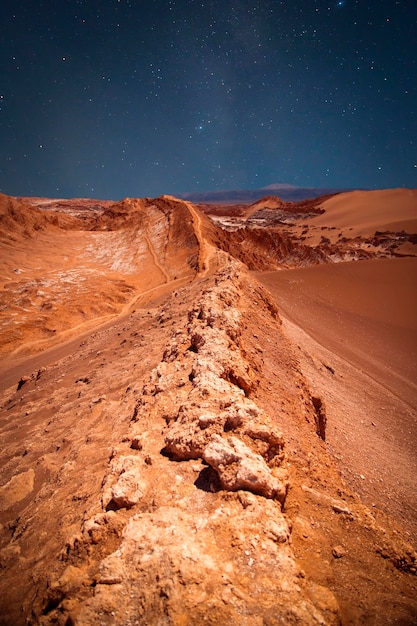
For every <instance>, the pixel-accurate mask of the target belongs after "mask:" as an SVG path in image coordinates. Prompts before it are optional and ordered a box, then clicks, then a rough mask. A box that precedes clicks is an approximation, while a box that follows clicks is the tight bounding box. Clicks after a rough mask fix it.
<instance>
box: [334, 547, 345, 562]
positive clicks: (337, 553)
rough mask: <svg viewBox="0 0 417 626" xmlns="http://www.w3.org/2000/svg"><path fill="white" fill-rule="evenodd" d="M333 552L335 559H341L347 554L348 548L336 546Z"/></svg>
mask: <svg viewBox="0 0 417 626" xmlns="http://www.w3.org/2000/svg"><path fill="white" fill-rule="evenodd" d="M332 554H333V556H334V558H335V559H341V558H342V557H344V556H346V554H347V550H346V548H344V547H343V546H335V547H334V548H333V550H332Z"/></svg>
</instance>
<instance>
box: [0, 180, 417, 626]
mask: <svg viewBox="0 0 417 626" xmlns="http://www.w3.org/2000/svg"><path fill="white" fill-rule="evenodd" d="M0 222H1V229H0V245H1V253H0V289H1V291H0V293H1V299H0V354H1V356H2V359H1V362H0V441H1V449H2V456H1V465H0V570H1V576H0V605H1V606H0V623H1V624H4V625H7V626H10V625H12V624H13V625H17V626H19V625H23V624H42V625H52V624H62V625H64V624H65V625H77V626H85V625H99V624H100V625H101V624H109V625H113V624H116V625H126V626H128V625H134V624H149V625H162V624H170V625H171V624H172V625H175V626H177V625H178V626H179V625H181V626H183V625H190V626H191V625H195V624H230V625H231V624H242V625H245V626H246V625H247V626H255V625H256V626H258V625H260V624H265V625H270V626H273V625H275V624H276V625H278V624H285V625H286V624H299V625H304V624H308V625H309V624H311V625H316V624H317V625H319V624H321V625H322V624H331V625H336V624H337V625H351V626H353V625H356V624H364V625H374V626H376V625H380V624H392V625H394V624H398V625H400V624H401V625H403V626H405V625H409V624H410V625H411V624H416V623H417V593H416V587H417V586H416V574H417V553H416V545H417V509H416V506H415V493H416V475H417V460H416V459H417V376H416V374H417V291H416V279H417V245H416V244H417V190H408V189H394V190H381V191H372V192H365V191H357V192H348V193H341V194H337V195H333V196H326V197H322V198H313V199H311V200H303V201H302V202H284V201H283V200H281V199H280V198H277V197H276V196H268V197H265V198H264V199H262V200H260V201H257V202H256V203H254V204H253V205H250V206H248V205H219V204H218V205H213V204H201V205H194V204H192V203H190V202H187V201H183V200H179V199H176V198H173V197H171V196H162V197H160V198H155V199H150V198H137V199H129V198H126V199H124V200H122V201H120V202H110V201H99V200H89V199H72V200H65V199H46V198H11V197H8V196H0Z"/></svg>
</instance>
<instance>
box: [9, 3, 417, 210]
mask: <svg viewBox="0 0 417 626" xmlns="http://www.w3.org/2000/svg"><path fill="white" fill-rule="evenodd" d="M0 23H1V24H2V33H1V43H0V140H1V141H0V189H1V191H2V192H3V193H8V194H12V195H41V196H44V195H46V196H61V197H74V196H94V197H101V198H113V199H118V198H120V197H123V196H155V195H159V194H161V193H173V194H175V193H180V192H187V191H205V190H214V189H232V188H257V187H262V186H266V185H269V184H271V183H278V182H285V183H289V184H293V185H301V186H312V187H313V186H314V187H319V186H322V187H367V188H382V187H399V186H408V187H416V186H417V150H416V143H417V110H416V108H417V106H416V103H417V62H416V54H415V41H417V27H416V24H417V6H416V4H415V2H414V0H412V1H411V0H409V1H408V2H406V1H401V2H396V1H394V0H393V1H388V0H379V1H378V2H366V1H365V0H360V1H359V0H356V1H355V0H346V1H341V2H335V1H334V0H331V1H329V2H326V1H321V0H317V1H314V0H302V1H301V0H299V1H297V0H292V1H289V0H288V1H283V2H277V1H274V2H273V1H270V0H264V1H262V2H250V1H247V0H239V1H237V0H231V1H229V2H227V1H224V2H220V1H216V0H213V1H207V2H206V1H205V2H189V1H186V0H183V1H174V0H171V1H169V0H163V1H155V0H154V1H151V0H148V1H147V2H142V1H138V2H133V0H106V2H102V1H96V0H85V1H84V0H78V1H77V0H61V1H60V2H56V0H49V2H47V1H42V0H39V1H38V2H36V3H33V2H27V1H24V0H20V1H16V2H6V3H2V7H1V8H0Z"/></svg>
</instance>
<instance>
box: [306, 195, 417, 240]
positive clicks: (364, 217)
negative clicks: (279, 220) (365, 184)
mask: <svg viewBox="0 0 417 626" xmlns="http://www.w3.org/2000/svg"><path fill="white" fill-rule="evenodd" d="M322 208H323V209H324V210H325V213H324V214H322V215H319V216H317V217H314V218H312V220H310V222H311V224H314V225H315V226H327V227H336V228H343V229H349V230H350V231H351V234H353V235H373V234H374V232H375V231H376V230H379V231H383V230H389V231H394V232H398V231H401V230H406V231H407V232H412V233H416V232H417V189H383V190H378V191H350V192H347V193H341V194H339V195H336V196H334V197H332V198H330V199H329V200H326V201H325V202H324V203H323V204H322Z"/></svg>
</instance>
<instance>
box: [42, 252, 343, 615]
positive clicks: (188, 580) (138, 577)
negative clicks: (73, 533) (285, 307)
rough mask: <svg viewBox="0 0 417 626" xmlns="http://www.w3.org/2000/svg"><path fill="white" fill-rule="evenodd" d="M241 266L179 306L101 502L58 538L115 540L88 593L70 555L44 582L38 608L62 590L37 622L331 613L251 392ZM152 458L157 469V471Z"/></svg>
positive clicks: (276, 446) (268, 422) (266, 420)
mask: <svg viewBox="0 0 417 626" xmlns="http://www.w3.org/2000/svg"><path fill="white" fill-rule="evenodd" d="M242 280H244V278H243V276H242V275H241V274H240V272H239V267H238V265H237V264H236V262H234V263H232V264H231V265H229V266H228V267H226V268H225V269H224V270H222V271H221V272H219V273H218V274H217V275H216V276H215V277H214V281H213V282H214V284H213V285H210V286H209V287H207V288H206V289H204V290H203V292H202V295H201V298H200V300H199V301H198V302H197V303H196V304H195V305H194V306H193V307H192V309H191V310H189V311H188V316H187V322H186V325H185V327H184V328H183V329H181V330H177V331H176V332H175V334H174V336H173V338H172V339H171V341H170V342H169V343H168V345H167V346H166V348H165V351H164V355H163V359H162V361H161V362H160V364H159V365H158V366H157V367H156V368H155V369H154V370H153V371H152V372H151V375H150V379H149V381H148V382H147V383H146V384H145V385H144V387H143V389H142V392H141V394H140V395H141V399H140V401H139V402H138V403H137V404H136V406H135V408H134V412H133V420H132V424H131V427H130V429H129V431H128V433H127V434H126V437H125V438H124V439H125V441H124V442H122V443H121V444H120V445H119V446H117V447H116V448H115V449H114V450H113V452H112V458H111V461H110V464H109V471H108V473H107V475H106V477H105V479H104V484H103V492H102V507H103V512H101V513H98V514H96V515H94V516H93V517H91V518H88V519H86V520H85V521H84V523H83V527H82V535H81V537H79V538H76V539H74V540H72V541H70V542H69V543H70V545H74V546H77V550H78V552H82V550H81V546H82V547H83V550H85V548H86V547H88V546H91V545H92V546H94V545H95V544H97V543H98V542H101V541H103V539H104V536H105V535H106V533H109V532H114V529H117V534H118V536H119V537H120V542H119V543H118V546H117V549H116V550H115V551H114V552H112V553H110V554H108V555H107V556H106V557H105V558H104V559H102V560H101V561H99V562H98V563H96V564H95V565H94V570H95V571H96V574H95V587H94V593H93V594H89V597H87V598H85V599H80V598H79V597H77V596H78V595H79V594H80V590H79V589H77V586H78V585H79V579H80V578H82V576H80V569H81V568H80V564H79V563H78V562H77V561H75V562H77V566H76V567H74V566H73V565H70V566H69V567H68V568H67V569H66V570H65V571H64V573H63V574H62V575H61V577H60V578H59V579H58V580H57V581H55V582H52V583H51V587H50V599H49V608H50V606H51V598H54V599H55V600H54V602H52V604H57V603H58V602H57V601H58V599H59V600H60V602H59V604H58V606H57V607H56V608H54V609H53V610H52V611H50V610H49V611H48V614H47V616H44V617H42V618H40V620H39V623H41V624H53V623H62V624H65V623H69V622H68V620H69V621H70V623H74V624H96V623H97V624H98V623H100V624H107V623H108V624H126V625H127V624H135V623H147V624H157V623H160V621H161V619H163V621H164V623H167V624H179V623H184V624H185V623H190V624H191V623H200V622H203V621H204V623H209V624H210V623H213V624H214V623H215V622H219V621H220V622H221V623H224V624H232V623H245V624H252V623H253V624H255V623H257V622H258V621H259V619H263V620H264V621H265V620H266V621H267V622H268V623H271V624H273V623H277V624H278V623H286V624H301V623H302V624H323V623H326V624H336V623H338V622H339V618H338V606H337V602H336V600H335V598H334V596H333V594H332V593H331V592H330V591H329V590H327V589H324V588H320V587H318V586H317V585H315V584H314V583H312V582H311V581H308V580H305V579H304V575H303V573H302V572H301V571H300V569H299V567H298V566H297V564H296V561H295V558H294V554H293V552H292V549H291V543H290V536H291V524H290V522H289V520H288V519H287V518H286V517H285V516H284V515H283V512H282V506H283V504H284V502H285V497H286V493H287V489H288V472H287V470H286V468H285V454H284V438H283V435H282V433H281V432H280V431H279V430H278V428H277V423H276V422H275V423H274V420H273V419H272V418H271V417H270V416H268V415H267V414H266V413H265V412H264V411H263V410H262V409H260V408H259V407H258V406H257V404H256V403H255V402H254V401H253V400H252V399H251V398H250V395H251V391H252V390H253V389H254V387H255V385H256V382H257V381H256V376H257V374H256V372H255V371H253V369H252V367H251V365H250V364H249V362H248V361H247V359H246V358H245V357H244V346H243V344H242V341H243V338H242V320H241V316H240V314H239V310H240V307H241V306H242V305H241V303H240V302H239V301H240V299H241V295H240V292H241V287H240V284H239V283H240V282H241V281H242ZM257 292H258V297H259V296H260V298H261V299H262V300H263V306H264V307H265V308H266V309H267V314H268V315H272V316H273V317H274V319H278V313H277V310H276V309H275V307H274V305H273V303H272V302H271V301H268V297H267V295H266V294H265V293H264V292H263V290H262V289H261V288H259V287H258V288H257ZM162 438H163V440H162ZM158 440H159V441H160V442H161V443H162V444H164V445H163V447H162V448H161V452H162V455H161V454H155V443H156V442H157V441H158ZM160 445H161V444H160ZM182 463H184V464H185V465H184V470H181V469H179V468H180V467H181V464H182ZM161 465H162V466H163V467H164V469H162V467H161ZM150 469H153V471H154V472H155V471H157V469H159V470H160V477H159V479H158V480H157V481H156V484H155V482H154V481H152V480H151V479H150V475H151V472H150ZM166 481H169V483H170V487H169V486H168V485H167V486H166V487H163V486H162V485H161V483H162V482H163V483H166ZM167 487H168V493H167ZM195 487H197V489H195ZM170 491H171V493H169V492H170ZM172 491H174V493H172ZM161 496H162V497H161ZM203 511H204V513H203ZM120 512H121V513H120ZM126 512H128V515H126ZM202 513H203V514H202ZM236 519H239V525H238V527H237V526H236V524H235V520H236ZM93 550H94V548H93ZM93 550H92V554H93ZM71 557H72V551H70V552H69V555H67V557H66V558H71ZM92 560H93V559H92ZM89 566H90V567H91V562H90V564H89ZM272 570H273V571H275V575H274V576H273V577H272V578H271V575H270V572H271V571H272ZM77 579H78V583H77ZM80 595H81V596H82V595H85V590H84V594H83V593H82V592H81V594H80Z"/></svg>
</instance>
